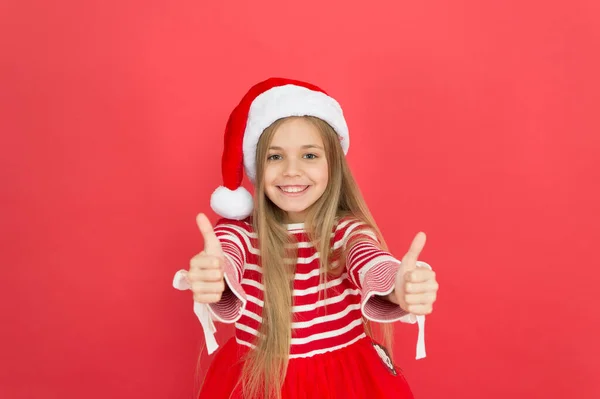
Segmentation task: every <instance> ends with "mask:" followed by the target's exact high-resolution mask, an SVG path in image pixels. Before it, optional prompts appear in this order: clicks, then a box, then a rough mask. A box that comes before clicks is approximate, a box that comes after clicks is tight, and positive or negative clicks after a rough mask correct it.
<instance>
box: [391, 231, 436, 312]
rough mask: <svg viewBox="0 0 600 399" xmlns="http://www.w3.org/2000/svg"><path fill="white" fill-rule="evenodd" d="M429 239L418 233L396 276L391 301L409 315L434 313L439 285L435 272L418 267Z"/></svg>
mask: <svg viewBox="0 0 600 399" xmlns="http://www.w3.org/2000/svg"><path fill="white" fill-rule="evenodd" d="M426 239H427V237H426V236H425V233H422V232H421V233H418V234H417V235H416V236H415V238H414V240H413V242H412V244H411V245H410V248H409V250H408V252H407V253H406V255H404V257H403V258H402V266H400V269H399V270H398V274H397V275H396V285H395V289H394V292H393V293H392V295H391V298H390V299H391V300H392V302H394V303H397V304H398V305H400V307H401V308H402V309H404V310H406V311H407V312H409V313H412V314H415V315H417V316H419V315H426V314H429V313H431V312H432V310H433V303H434V302H435V300H436V297H437V291H438V288H439V285H438V283H437V281H436V279H435V272H434V271H433V270H430V269H429V268H425V267H418V266H417V260H418V258H419V255H420V254H421V251H422V250H423V247H424V246H425V241H426Z"/></svg>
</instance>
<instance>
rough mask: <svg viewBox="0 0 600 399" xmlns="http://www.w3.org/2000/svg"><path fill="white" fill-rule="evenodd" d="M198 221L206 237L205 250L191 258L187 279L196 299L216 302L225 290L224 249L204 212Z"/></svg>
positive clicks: (197, 300) (201, 231)
mask: <svg viewBox="0 0 600 399" xmlns="http://www.w3.org/2000/svg"><path fill="white" fill-rule="evenodd" d="M196 223H197V224H198V228H199V229H200V233H201V234H202V237H203V238H204V250H203V251H202V252H200V253H199V254H198V255H196V256H194V257H193V258H192V259H191V260H190V270H189V271H188V273H187V281H188V283H189V284H190V289H191V290H192V292H193V294H194V301H196V302H199V303H215V302H218V301H219V300H220V299H221V295H223V291H225V281H224V280H223V262H224V256H223V249H222V248H221V243H220V242H219V239H218V238H217V236H216V235H215V232H214V230H213V227H212V225H211V224H210V222H209V220H208V218H207V217H206V216H205V215H204V214H202V213H201V214H199V215H198V216H197V217H196Z"/></svg>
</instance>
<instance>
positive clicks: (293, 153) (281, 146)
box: [264, 118, 329, 223]
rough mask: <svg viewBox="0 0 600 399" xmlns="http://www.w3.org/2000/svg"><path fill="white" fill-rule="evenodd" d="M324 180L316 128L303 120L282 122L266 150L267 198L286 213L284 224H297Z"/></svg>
mask: <svg viewBox="0 0 600 399" xmlns="http://www.w3.org/2000/svg"><path fill="white" fill-rule="evenodd" d="M328 179H329V175H328V167H327V158H326V156H325V147H324V145H323V139H322V138H321V135H320V134H319V131H318V130H317V128H316V127H315V126H314V125H313V124H311V123H310V122H309V121H307V120H305V119H303V118H292V119H288V120H286V121H284V122H283V123H282V124H281V125H280V126H279V128H278V129H277V131H276V132H275V133H274V135H273V140H272V141H271V144H270V145H269V148H268V150H267V161H266V164H265V170H264V187H265V194H266V195H267V197H268V198H269V199H270V200H271V201H272V202H273V203H274V204H275V205H277V206H278V207H279V208H280V209H282V210H283V211H285V212H286V213H287V219H288V220H287V222H288V223H301V222H304V219H305V217H306V213H307V210H308V209H309V208H310V206H311V205H312V204H314V203H315V202H316V201H317V200H318V199H319V198H320V197H321V195H322V194H323V192H324V191H325V188H326V187H327V181H328Z"/></svg>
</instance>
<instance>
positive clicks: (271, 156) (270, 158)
mask: <svg viewBox="0 0 600 399" xmlns="http://www.w3.org/2000/svg"><path fill="white" fill-rule="evenodd" d="M279 159H281V155H279V154H273V155H269V156H268V157H267V161H277V160H279Z"/></svg>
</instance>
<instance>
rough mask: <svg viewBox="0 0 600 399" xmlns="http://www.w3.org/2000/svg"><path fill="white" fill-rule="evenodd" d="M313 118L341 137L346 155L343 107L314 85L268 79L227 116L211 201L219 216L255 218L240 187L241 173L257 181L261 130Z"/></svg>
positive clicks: (247, 94)
mask: <svg viewBox="0 0 600 399" xmlns="http://www.w3.org/2000/svg"><path fill="white" fill-rule="evenodd" d="M290 116H314V117H317V118H319V119H322V120H323V121H325V122H327V123H328V124H329V125H330V126H331V127H332V128H333V129H334V130H335V131H336V133H337V134H338V135H339V136H340V143H341V145H342V149H343V151H344V154H346V153H347V152H348V147H349V145H350V140H349V136H348V126H347V125H346V120H345V119H344V114H343V112H342V108H341V107H340V105H339V104H338V102H337V101H336V100H335V99H333V98H332V97H330V96H329V95H328V94H327V93H326V92H325V91H323V90H322V89H320V88H319V87H317V86H315V85H312V84H310V83H305V82H301V81H298V80H291V79H284V78H270V79H267V80H265V81H263V82H260V83H258V84H256V85H255V86H253V87H252V88H251V89H250V90H249V91H248V93H246V95H245V96H244V98H242V100H241V101H240V103H239V104H238V106H237V107H236V108H235V109H234V110H233V112H232V113H231V115H230V116H229V121H228V122H227V126H226V128H225V146H224V150H223V159H222V165H221V167H222V174H223V186H220V187H219V188H217V189H216V190H215V192H214V193H213V194H212V196H211V198H210V206H211V208H212V209H213V210H214V211H215V212H216V213H217V214H218V215H220V216H222V217H225V218H228V219H236V220H242V219H245V218H246V217H248V216H250V215H251V214H252V208H253V206H254V204H253V201H252V196H251V195H250V193H249V192H248V191H247V190H246V189H245V188H243V187H242V186H241V184H242V178H243V169H245V170H246V175H247V176H248V178H249V179H250V181H251V182H252V183H254V180H255V178H256V147H257V145H258V140H259V138H260V136H261V134H262V133H263V131H264V130H265V129H266V128H267V127H269V126H270V125H271V124H272V123H273V122H275V121H276V120H278V119H281V118H285V117H290Z"/></svg>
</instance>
